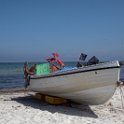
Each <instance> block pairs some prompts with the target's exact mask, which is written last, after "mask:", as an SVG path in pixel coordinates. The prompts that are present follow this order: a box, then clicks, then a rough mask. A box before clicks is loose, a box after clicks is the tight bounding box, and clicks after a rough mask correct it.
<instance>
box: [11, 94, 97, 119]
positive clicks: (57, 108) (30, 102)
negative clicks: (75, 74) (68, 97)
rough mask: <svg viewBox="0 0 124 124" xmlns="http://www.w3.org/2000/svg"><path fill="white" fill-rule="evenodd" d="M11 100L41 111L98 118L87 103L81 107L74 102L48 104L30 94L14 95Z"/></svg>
mask: <svg viewBox="0 0 124 124" xmlns="http://www.w3.org/2000/svg"><path fill="white" fill-rule="evenodd" d="M11 100H14V101H16V102H18V103H21V104H23V105H25V106H27V107H32V108H35V109H40V110H42V111H48V112H51V113H56V112H58V113H62V114H66V115H72V116H82V117H92V118H98V116H97V115H96V114H95V113H94V112H93V111H92V110H91V108H90V107H89V106H88V105H85V106H81V108H79V107H77V105H76V104H71V105H72V106H70V104H63V105H50V104H48V103H46V102H44V101H38V100H36V99H34V97H33V96H32V95H30V96H24V97H16V98H12V99H11ZM75 105H76V106H75Z"/></svg>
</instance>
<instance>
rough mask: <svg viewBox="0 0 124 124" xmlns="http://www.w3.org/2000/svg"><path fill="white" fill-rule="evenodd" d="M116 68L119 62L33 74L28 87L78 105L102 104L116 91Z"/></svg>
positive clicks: (118, 71) (117, 74) (117, 73)
mask: <svg viewBox="0 0 124 124" xmlns="http://www.w3.org/2000/svg"><path fill="white" fill-rule="evenodd" d="M119 67H120V65H119V62H118V61H111V62H105V63H99V64H95V65H89V66H84V67H79V68H73V69H71V70H66V71H64V70H63V71H58V72H55V73H51V74H49V75H42V76H36V75H32V76H30V82H29V89H31V90H32V91H36V92H40V93H42V94H47V95H51V96H56V97H61V98H65V99H69V100H71V101H73V102H77V103H80V104H90V105H98V104H103V103H105V102H106V101H107V100H109V99H110V98H111V97H112V95H113V94H114V92H115V90H116V86H117V84H116V82H117V81H118V80H119V73H120V68H119Z"/></svg>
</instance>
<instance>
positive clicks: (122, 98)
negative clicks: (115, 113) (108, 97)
mask: <svg viewBox="0 0 124 124" xmlns="http://www.w3.org/2000/svg"><path fill="white" fill-rule="evenodd" d="M119 89H120V94H121V105H122V109H123V110H124V94H123V91H122V86H119Z"/></svg>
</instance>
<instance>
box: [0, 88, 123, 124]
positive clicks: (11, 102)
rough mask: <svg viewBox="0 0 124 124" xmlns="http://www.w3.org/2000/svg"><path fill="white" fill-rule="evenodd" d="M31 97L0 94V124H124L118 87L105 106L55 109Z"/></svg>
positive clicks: (28, 95) (9, 93) (7, 93)
mask: <svg viewBox="0 0 124 124" xmlns="http://www.w3.org/2000/svg"><path fill="white" fill-rule="evenodd" d="M122 89H123V94H124V87H123V88H122ZM32 94H33V93H32V92H22V91H21V92H0V124H51V123H53V124H81V123H82V124H124V109H122V104H121V95H120V90H119V88H118V89H117V90H116V92H115V94H114V95H113V97H112V98H111V99H110V100H109V101H108V102H107V103H105V104H103V105H97V106H77V105H74V104H73V105H72V107H69V106H67V105H59V106H55V105H50V104H48V103H46V102H43V101H37V100H36V99H34V98H33V96H32ZM123 102H124V101H123Z"/></svg>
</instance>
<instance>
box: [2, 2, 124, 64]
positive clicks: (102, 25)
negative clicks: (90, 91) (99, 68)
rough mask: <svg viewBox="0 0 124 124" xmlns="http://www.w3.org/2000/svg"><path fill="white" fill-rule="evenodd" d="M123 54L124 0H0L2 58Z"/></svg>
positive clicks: (112, 57) (116, 57)
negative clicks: (56, 54)
mask: <svg viewBox="0 0 124 124" xmlns="http://www.w3.org/2000/svg"><path fill="white" fill-rule="evenodd" d="M54 52H56V53H58V54H59V55H60V58H61V59H62V60H63V61H77V60H78V58H79V55H80V53H85V54H87V55H88V56H87V60H88V59H90V58H91V57H92V56H94V55H95V56H96V57H97V58H99V59H100V60H102V61H104V60H105V61H106V60H124V0H0V62H23V61H44V60H45V59H46V58H48V57H51V56H52V55H51V53H54Z"/></svg>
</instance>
